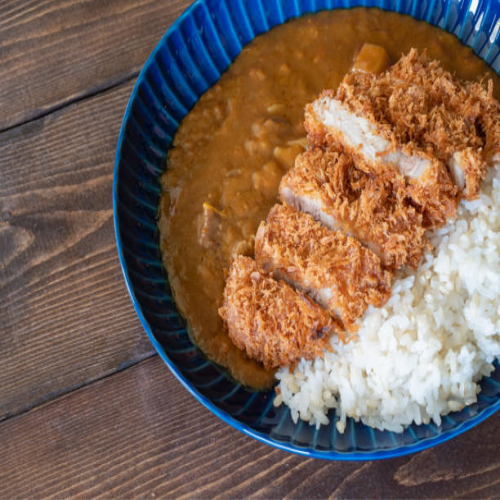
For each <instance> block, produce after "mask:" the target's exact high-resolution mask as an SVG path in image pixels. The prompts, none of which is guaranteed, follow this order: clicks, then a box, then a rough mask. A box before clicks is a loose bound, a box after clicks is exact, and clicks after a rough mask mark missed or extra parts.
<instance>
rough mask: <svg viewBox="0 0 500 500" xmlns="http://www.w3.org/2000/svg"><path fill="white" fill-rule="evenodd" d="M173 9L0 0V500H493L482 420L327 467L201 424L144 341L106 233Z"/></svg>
mask: <svg viewBox="0 0 500 500" xmlns="http://www.w3.org/2000/svg"><path fill="white" fill-rule="evenodd" d="M188 4H189V2H188V1H187V0H173V1H168V0H165V1H160V0H158V1H153V0H149V1H148V0H138V1H132V0H130V1H125V0H111V1H104V0H80V1H78V0H51V1H40V0H36V1H35V0H31V1H29V0H12V1H8V2H0V82H1V83H0V110H1V113H0V131H2V132H0V304H1V305H0V498H22V497H36V498H41V497H58V498H61V497H68V496H80V497H95V496H105V497H146V496H147V497H182V496H187V497H198V498H211V497H225V498H228V497H232V498H241V497H247V496H254V497H259V498H279V497H294V498H309V497H311V498H323V497H330V496H332V497H345V498H366V497H374V498H387V497H391V498H397V497H408V498H409V497H411V498H415V497H427V498H435V497H443V498H445V497H463V498H470V497H475V498H484V497H498V491H499V487H500V458H499V451H500V437H499V431H500V415H495V416H494V417H492V418H490V419H488V420H487V421H486V422H484V423H482V424H481V425H479V426H478V427H477V428H475V429H473V430H472V431H469V432H467V433H466V434H464V435H462V436H460V437H458V438H457V439H454V440H452V441H450V442H448V443H445V444H443V445H441V446H439V447H437V448H435V449H432V450H428V451H424V452H422V453H419V454H417V455H414V456H410V457H404V458H401V459H397V460H388V461H382V462H369V463H364V464H360V463H328V462H323V461H320V460H311V459H305V458H302V457H299V456H295V455H291V454H287V453H285V452H282V451H278V450H274V449H272V448H269V447H267V446H265V445H262V444H260V443H258V442H256V441H254V440H252V439H250V438H248V437H246V436H244V435H243V434H240V433H239V432H237V431H235V430H233V429H232V428H230V427H229V426H227V425H226V424H224V423H222V422H221V421H219V420H218V419H217V418H216V417H215V416H213V415H212V414H211V413H209V412H208V411H207V410H206V409H205V408H204V407H203V406H202V405H200V404H199V403H198V402H197V401H196V400H195V399H193V398H192V397H191V396H190V395H189V394H188V393H187V391H185V390H184V389H183V388H182V386H181V385H180V384H179V383H178V382H177V381H176V380H175V378H174V377H173V376H172V375H171V374H170V372H169V371H168V369H167V368H166V367H165V366H164V365H163V363H162V362H161V360H160V359H159V358H158V357H157V356H156V355H155V354H154V351H153V349H152V347H151V345H150V343H149V341H148V340H147V338H146V336H145V334H144V332H143V331H142V328H141V326H140V323H139V321H138V319H137V318H136V316H135V313H134V310H133V308H132V305H131V303H130V300H129V298H128V295H127V292H126V289H125V285H124V282H123V279H122V276H121V271H120V268H119V263H118V258H117V254H116V248H115V243H114V234H113V224H112V200H111V185H112V175H113V161H114V150H115V145H116V140H117V137H118V131H119V127H120V123H121V118H122V114H123V111H124V109H125V106H126V103H127V99H128V97H129V95H130V92H131V89H132V86H133V83H134V80H135V76H136V75H137V72H138V70H139V69H140V67H141V65H142V64H143V62H144V60H145V59H146V57H147V55H148V54H149V52H150V51H151V50H152V48H153V47H154V45H155V44H156V42H157V41H158V39H159V38H160V37H161V35H162V34H163V33H164V31H165V30H166V29H167V28H168V26H169V25H170V23H171V22H172V21H173V20H174V19H175V18H176V17H177V16H178V15H179V13H180V12H181V11H182V10H183V9H184V8H185V7H186V6H187V5H188Z"/></svg>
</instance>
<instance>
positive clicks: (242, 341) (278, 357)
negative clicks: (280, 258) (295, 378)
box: [219, 256, 343, 369]
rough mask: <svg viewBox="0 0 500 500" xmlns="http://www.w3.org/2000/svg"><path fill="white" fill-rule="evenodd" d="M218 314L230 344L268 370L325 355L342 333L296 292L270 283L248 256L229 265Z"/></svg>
mask: <svg viewBox="0 0 500 500" xmlns="http://www.w3.org/2000/svg"><path fill="white" fill-rule="evenodd" d="M219 314H220V316H221V317H222V319H223V320H224V323H225V324H226V326H227V329H228V332H229V336H230V338H231V339H232V341H233V342H234V343H235V345H236V346H237V347H238V348H239V349H242V350H244V351H246V353H247V354H248V356H249V357H250V358H253V359H256V360H258V361H260V362H262V363H263V364H264V366H265V367H266V368H268V369H271V368H278V367H283V366H290V365H293V364H295V363H297V362H298V361H299V360H300V359H301V358H305V359H314V358H316V357H317V356H320V355H322V353H323V350H325V349H327V350H331V347H330V343H329V337H330V335H332V334H334V333H336V334H337V335H339V336H340V337H341V338H342V339H343V332H342V330H341V329H340V326H339V325H338V323H337V322H336V321H335V320H334V319H333V318H331V317H330V315H329V314H328V313H327V312H326V311H325V310H324V309H322V308H321V307H320V306H318V305H317V304H316V303H314V302H313V301H312V300H311V299H310V298H309V297H307V296H306V295H304V294H303V293H302V292H300V291H296V290H294V289H293V288H291V287H290V286H289V285H287V284H286V283H284V282H283V281H276V280H274V279H273V278H272V277H271V276H270V275H269V274H268V273H266V272H263V271H261V270H259V269H258V268H257V264H256V262H255V261H254V260H253V259H251V258H250V257H243V256H238V257H236V259H235V260H234V261H233V263H232V264H231V267H230V269H229V274H228V277H227V280H226V287H225V289H224V303H223V305H222V307H221V308H220V309H219Z"/></svg>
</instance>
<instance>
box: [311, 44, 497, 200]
mask: <svg viewBox="0 0 500 500" xmlns="http://www.w3.org/2000/svg"><path fill="white" fill-rule="evenodd" d="M327 95H329V96H331V97H332V98H333V97H335V99H336V100H337V101H339V102H340V103H342V104H344V105H345V106H346V107H347V108H348V109H349V110H350V111H351V112H352V113H354V114H355V115H358V116H363V117H364V118H365V119H367V120H368V121H369V122H370V123H374V124H376V125H377V134H380V135H381V136H382V137H384V138H385V139H386V140H387V141H388V142H389V144H390V147H391V149H392V150H393V151H394V150H395V149H396V148H398V147H400V148H403V149H404V150H406V152H407V153H408V154H411V155H422V154H425V155H430V156H431V157H434V158H436V159H437V160H439V162H440V163H441V164H442V165H444V166H446V167H448V168H449V169H450V173H451V175H452V177H453V180H454V181H455V183H456V184H457V185H458V187H459V188H460V189H461V190H463V193H462V194H463V196H464V197H465V198H467V199H473V198H475V197H476V196H477V194H478V191H479V185H480V182H481V180H482V179H483V178H484V176H485V172H486V167H487V165H488V164H491V163H492V162H493V161H497V158H498V153H499V151H500V107H499V103H498V102H497V101H496V100H495V99H494V97H493V83H492V82H491V81H489V82H488V84H487V85H486V86H485V85H484V84H483V83H480V82H466V81H460V80H459V79H458V78H456V77H455V76H454V75H452V74H451V73H449V72H447V71H445V70H443V69H442V68H441V66H440V63H439V62H437V61H431V60H429V59H428V58H427V56H426V54H425V52H424V53H423V54H419V53H418V51H417V50H416V49H412V50H411V51H410V52H409V53H408V54H407V55H405V56H403V57H401V59H400V60H399V61H398V62H397V63H396V64H394V65H393V66H392V67H391V68H389V69H388V70H387V71H386V72H384V73H382V74H380V75H375V74H372V73H359V72H358V73H354V72H353V73H349V74H348V75H346V77H345V78H344V80H343V82H342V83H341V85H340V86H339V89H338V91H337V93H336V95H335V96H334V95H333V93H332V92H330V93H329V94H327ZM312 129H314V124H312ZM316 132H317V131H316ZM316 138H317V139H319V140H324V138H323V139H322V138H321V137H320V136H316ZM439 174H440V173H439ZM436 179H437V180H440V181H441V182H442V181H443V180H444V178H443V175H442V174H440V175H437V176H436ZM431 180H432V179H431Z"/></svg>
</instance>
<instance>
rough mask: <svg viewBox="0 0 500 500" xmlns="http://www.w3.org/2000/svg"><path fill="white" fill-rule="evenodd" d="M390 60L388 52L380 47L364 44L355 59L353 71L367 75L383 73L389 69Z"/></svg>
mask: <svg viewBox="0 0 500 500" xmlns="http://www.w3.org/2000/svg"><path fill="white" fill-rule="evenodd" d="M389 64H390V59H389V54H388V53H387V50H385V49H384V47H381V46H380V45H374V44H372V43H364V44H363V46H362V47H361V50H360V51H359V52H358V54H357V55H356V57H355V58H354V63H353V65H352V69H353V71H364V72H365V73H382V71H384V70H386V69H387V68H388V67H389Z"/></svg>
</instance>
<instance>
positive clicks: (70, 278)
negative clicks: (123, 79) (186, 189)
mask: <svg viewBox="0 0 500 500" xmlns="http://www.w3.org/2000/svg"><path fill="white" fill-rule="evenodd" d="M132 86H133V82H129V83H127V84H125V85H122V86H120V87H117V88H115V89H114V90H113V91H110V92H107V93H103V94H102V95H100V96H98V97H94V98H92V99H88V100H86V101H83V102H80V103H78V104H75V105H72V106H69V107H67V108H64V109H63V110H60V111H58V112H56V113H53V114H51V115H50V116H47V117H44V118H42V119H39V120H36V121H34V122H32V123H29V124H27V125H23V126H20V127H17V128H15V129H12V130H10V131H8V132H4V133H3V134H0V302H1V304H2V305H1V307H0V332H1V333H0V366H1V369H0V420H2V419H3V418H5V417H7V416H9V415H13V414H17V413H19V412H21V411H23V410H25V409H26V408H29V407H31V406H33V405H36V404H38V403H40V402H41V401H43V400H45V399H46V398H51V397H54V396H55V395H57V394H60V393H61V392H65V391H67V390H70V389H72V388H74V387H78V386H80V385H82V384H85V383H88V382H89V381H91V380H95V379H96V378H100V377H102V376H104V375H106V374H109V373H111V372H113V371H115V370H117V369H119V368H121V367H123V366H128V365H129V364H131V363H135V362H137V361H139V360H141V359H143V358H144V357H145V356H150V355H152V354H153V348H152V346H151V345H150V343H149V341H148V340H147V338H146V335H145V333H144V332H143V330H142V327H141V325H140V323H139V321H138V319H137V317H136V315H135V312H134V310H133V307H132V304H131V302H130V299H129V297H128V294H127V292H126V288H125V283H124V281H123V277H122V274H121V270H120V266H119V262H118V255H117V252H116V245H115V239H114V231H113V220H112V216H113V213H112V212H113V211H112V180H113V163H114V153H115V146H116V141H117V138H118V132H119V127H120V123H121V118H122V114H123V112H124V109H125V106H126V102H127V100H128V97H129V95H130V92H131V90H132Z"/></svg>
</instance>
